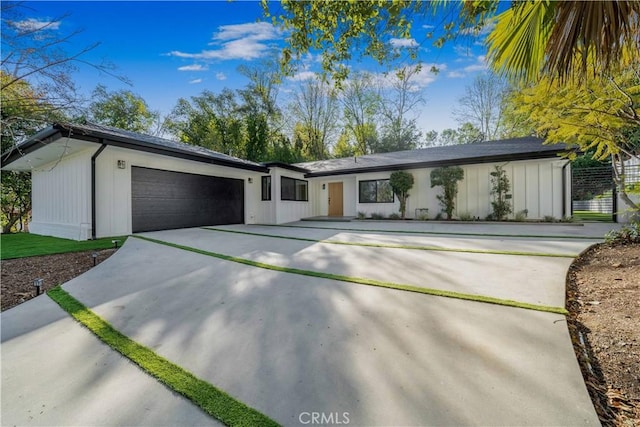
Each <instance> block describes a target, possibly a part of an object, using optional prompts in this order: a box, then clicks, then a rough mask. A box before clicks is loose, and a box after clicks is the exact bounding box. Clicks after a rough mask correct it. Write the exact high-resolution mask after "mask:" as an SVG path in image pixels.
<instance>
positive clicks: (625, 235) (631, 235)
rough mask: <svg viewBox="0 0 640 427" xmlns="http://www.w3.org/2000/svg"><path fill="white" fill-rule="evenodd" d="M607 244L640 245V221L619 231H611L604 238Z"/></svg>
mask: <svg viewBox="0 0 640 427" xmlns="http://www.w3.org/2000/svg"><path fill="white" fill-rule="evenodd" d="M604 241H605V242H607V243H610V244H611V243H616V244H622V245H625V244H630V243H640V221H637V222H631V223H629V224H627V225H625V226H624V227H622V228H621V229H619V230H611V231H609V232H608V233H607V234H605V236H604Z"/></svg>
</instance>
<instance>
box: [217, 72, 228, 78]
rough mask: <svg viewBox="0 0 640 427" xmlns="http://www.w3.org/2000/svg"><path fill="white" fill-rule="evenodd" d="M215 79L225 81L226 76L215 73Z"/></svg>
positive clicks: (221, 73)
mask: <svg viewBox="0 0 640 427" xmlns="http://www.w3.org/2000/svg"><path fill="white" fill-rule="evenodd" d="M216 79H218V80H227V75H226V74H225V73H223V72H219V73H216Z"/></svg>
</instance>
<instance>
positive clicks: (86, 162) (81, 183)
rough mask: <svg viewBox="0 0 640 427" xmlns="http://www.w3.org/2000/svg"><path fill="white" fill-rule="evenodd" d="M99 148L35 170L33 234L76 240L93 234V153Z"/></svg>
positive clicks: (85, 238)
mask: <svg viewBox="0 0 640 427" xmlns="http://www.w3.org/2000/svg"><path fill="white" fill-rule="evenodd" d="M97 147H98V146H96V148H90V149H85V150H82V151H80V152H78V153H75V154H73V155H71V156H68V157H63V158H62V159H61V160H60V161H59V162H53V163H49V164H47V165H45V166H42V167H39V168H36V169H33V170H32V171H31V180H32V181H31V182H32V193H31V198H32V221H31V223H30V224H29V230H30V231H31V233H33V234H41V235H43V236H56V237H62V238H66V239H73V240H87V239H89V238H90V237H91V156H92V155H93V153H94V152H95V151H96V149H97Z"/></svg>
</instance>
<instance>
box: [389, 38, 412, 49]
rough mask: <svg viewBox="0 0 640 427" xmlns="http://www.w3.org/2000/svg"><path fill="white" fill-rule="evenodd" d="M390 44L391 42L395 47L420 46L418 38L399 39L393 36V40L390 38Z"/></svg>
mask: <svg viewBox="0 0 640 427" xmlns="http://www.w3.org/2000/svg"><path fill="white" fill-rule="evenodd" d="M389 44H391V46H393V47H395V48H401V47H417V46H418V42H416V39H397V38H392V39H391V40H389Z"/></svg>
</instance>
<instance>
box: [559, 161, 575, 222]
mask: <svg viewBox="0 0 640 427" xmlns="http://www.w3.org/2000/svg"><path fill="white" fill-rule="evenodd" d="M570 164H571V162H567V163H565V164H564V166H563V167H562V217H563V218H566V217H567V174H566V172H565V170H566V169H567V166H569V165H570ZM571 187H573V183H571ZM569 193H571V190H569ZM570 197H572V196H571V195H570ZM569 203H571V217H573V201H572V200H569Z"/></svg>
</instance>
